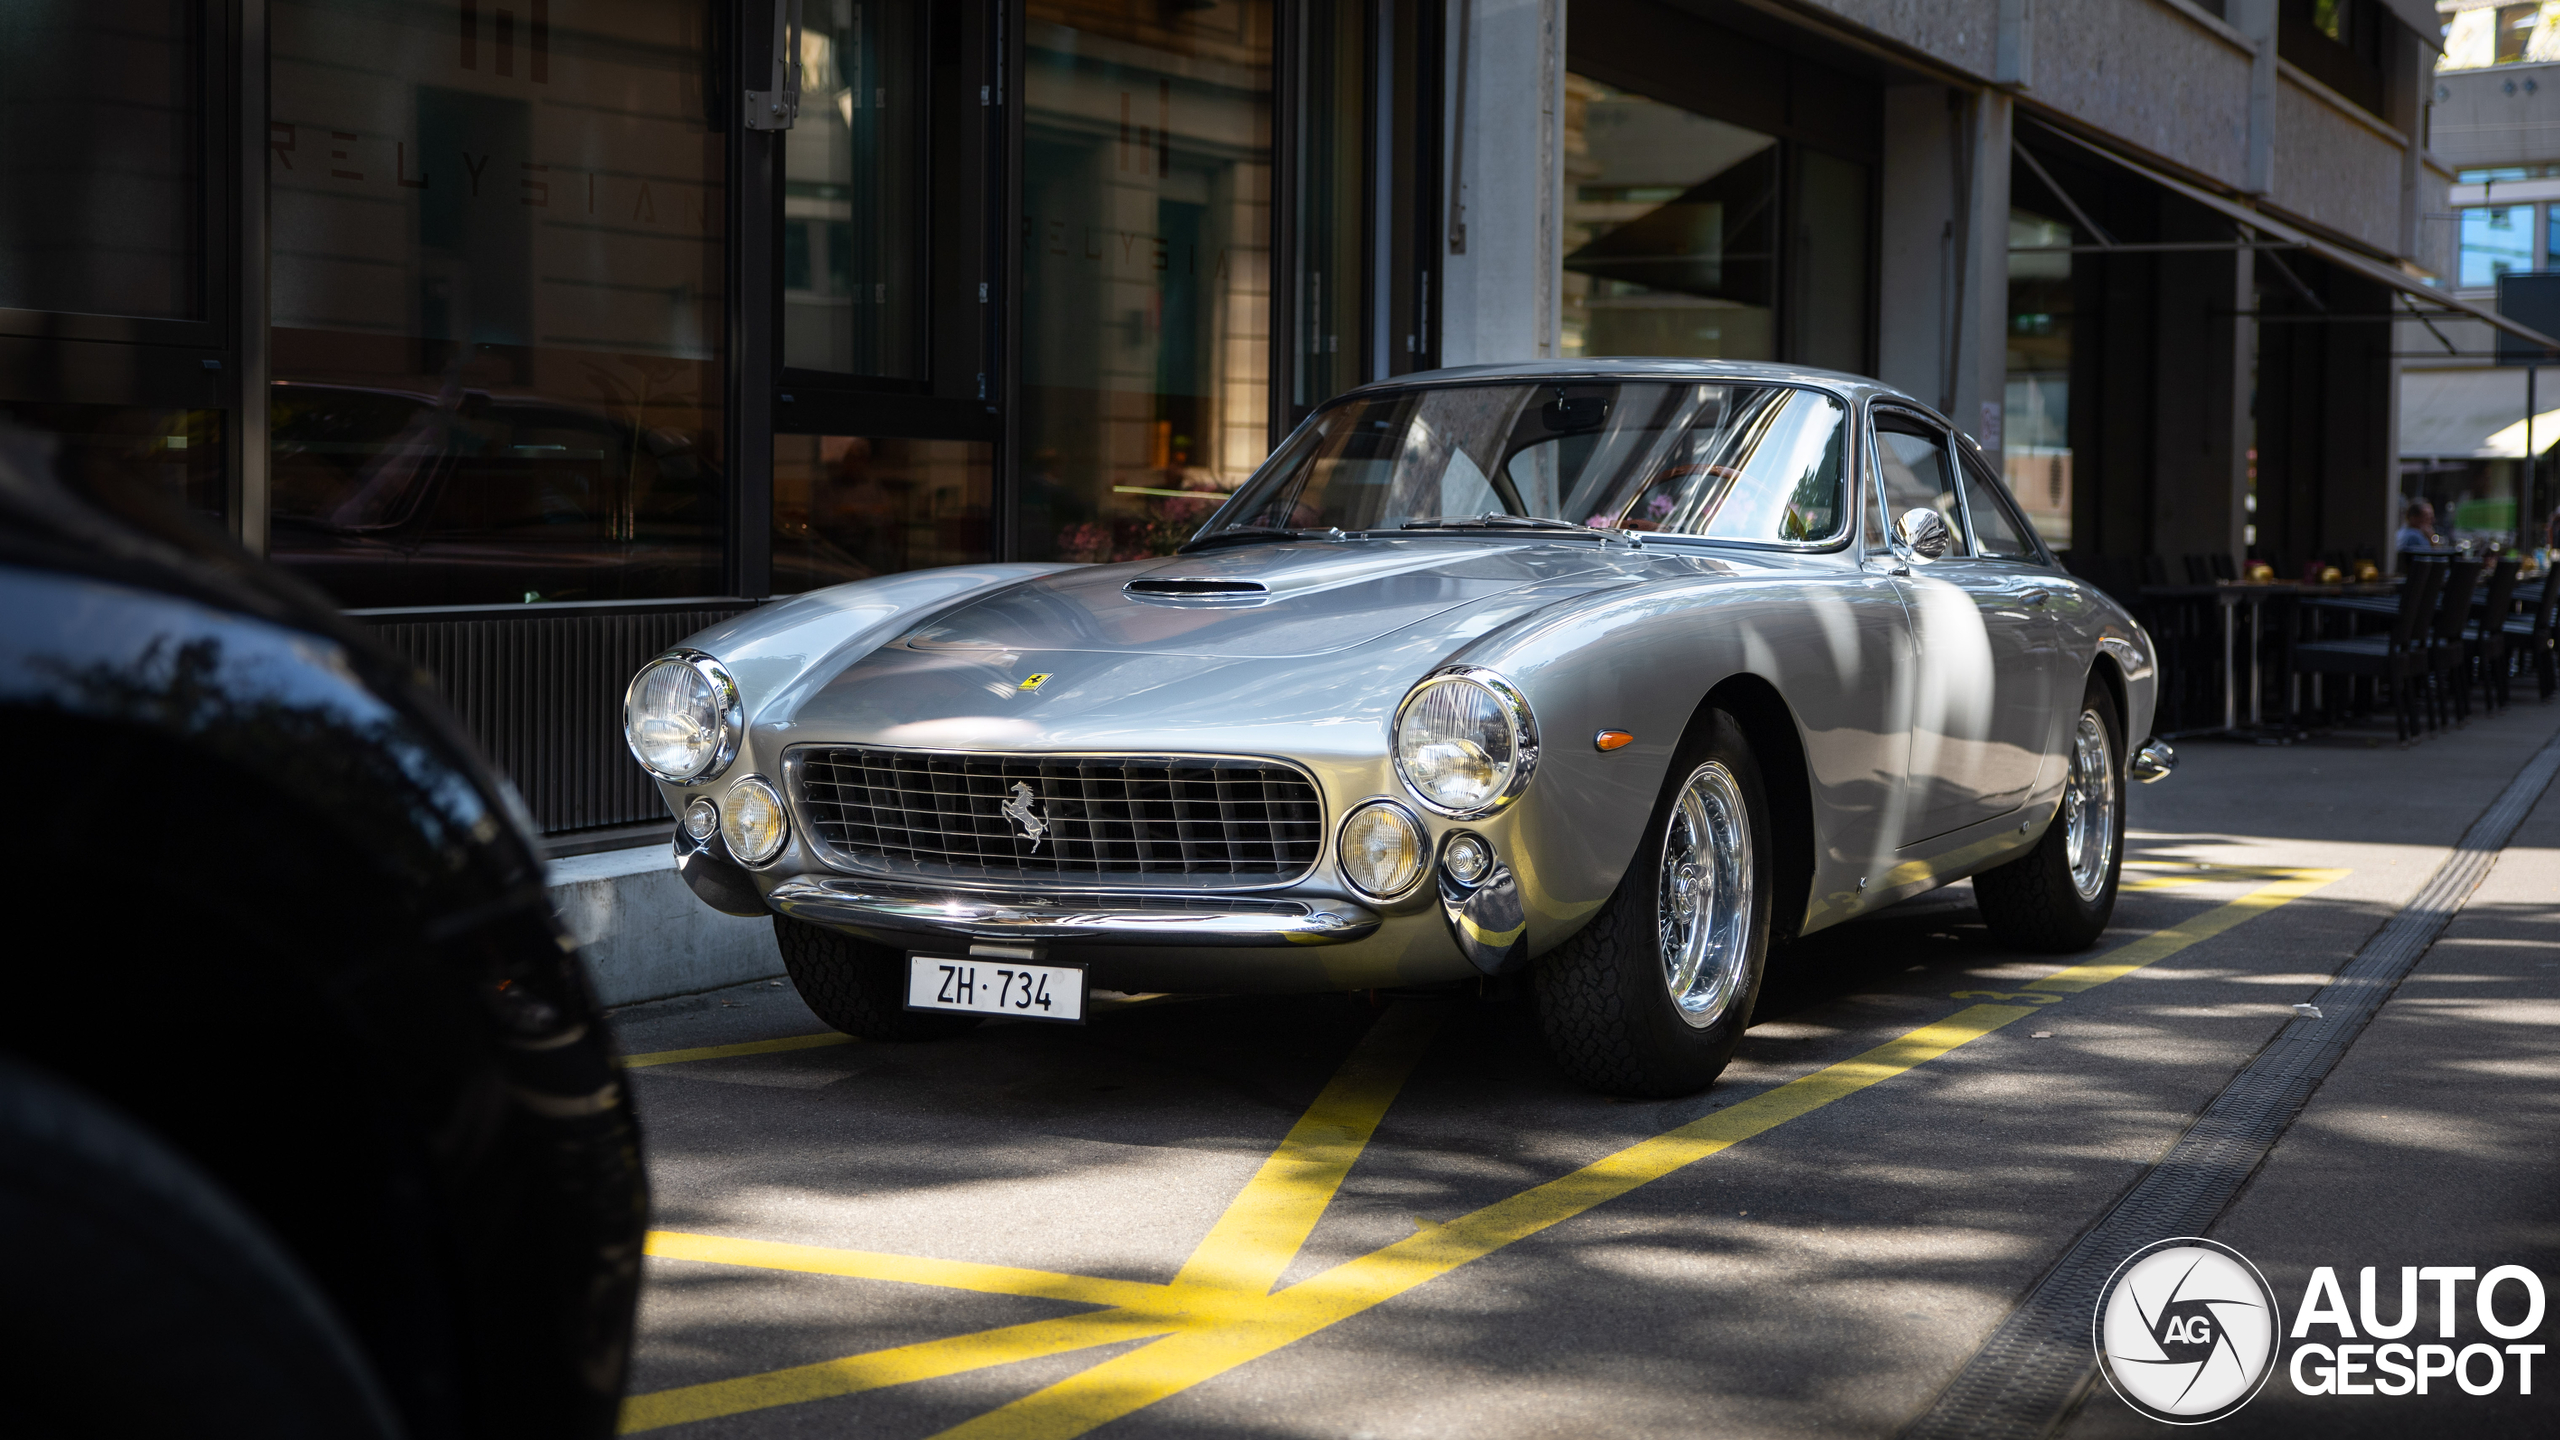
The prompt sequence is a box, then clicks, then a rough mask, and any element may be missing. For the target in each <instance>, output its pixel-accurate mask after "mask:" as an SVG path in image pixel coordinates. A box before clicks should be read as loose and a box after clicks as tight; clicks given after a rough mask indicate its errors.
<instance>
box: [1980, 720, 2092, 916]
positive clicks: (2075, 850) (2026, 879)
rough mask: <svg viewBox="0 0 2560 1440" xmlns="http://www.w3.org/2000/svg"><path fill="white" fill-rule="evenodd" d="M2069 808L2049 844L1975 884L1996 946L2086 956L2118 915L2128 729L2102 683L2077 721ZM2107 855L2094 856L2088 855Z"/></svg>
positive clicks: (2066, 793) (2066, 790)
mask: <svg viewBox="0 0 2560 1440" xmlns="http://www.w3.org/2000/svg"><path fill="white" fill-rule="evenodd" d="M2064 763H2065V765H2066V767H2067V769H2066V772H2065V776H2064V782H2063V791H2062V803H2061V805H2060V806H2059V807H2057V808H2056V810H2055V811H2054V817H2053V823H2051V824H2050V825H2048V826H2046V827H2045V832H2044V838H2043V839H2041V840H2039V841H2037V842H2036V847H2035V848H2034V849H2033V850H2030V851H2028V852H2027V853H2026V854H2025V855H2023V856H2021V857H2020V858H2018V859H2016V860H2012V861H2010V862H2009V863H2008V864H2006V865H2002V866H1999V867H1997V868H1996V869H1991V870H1985V871H1983V872H1982V873H1981V874H1979V875H1976V876H1974V877H1973V894H1974V899H1975V901H1976V902H1977V903H1978V904H1979V905H1980V906H1981V908H1982V923H1983V924H1985V925H1987V926H1989V927H1990V929H1991V934H1992V938H1994V939H1996V940H1998V941H1999V942H2000V943H2001V944H2003V945H2006V946H2008V947H2010V948H2011V949H2014V950H2035V951H2042V952H2046V953H2049V954H2067V953H2069V952H2071V951H2074V950H2086V949H2088V948H2089V947H2090V946H2092V945H2095V944H2096V943H2098V937H2099V936H2100V935H2103V934H2105V933H2106V929H2107V922H2108V921H2109V920H2110V919H2113V918H2114V916H2115V913H2116V884H2117V880H2118V878H2119V877H2120V875H2121V874H2122V872H2123V868H2124V800H2125V748H2124V723H2123V722H2122V721H2121V720H2119V719H2118V718H2117V716H2116V707H2115V699H2114V697H2113V696H2112V695H2110V694H2108V693H2107V687H2106V686H2105V685H2104V684H2103V683H2102V682H2100V681H2099V680H2098V679H2097V678H2096V677H2095V676H2092V677H2090V680H2089V688H2088V690H2087V692H2086V693H2085V694H2083V695H2082V696H2081V698H2080V710H2079V713H2078V715H2077V716H2076V717H2075V718H2074V720H2073V721H2072V729H2071V738H2070V742H2069V748H2068V749H2067V750H2066V751H2065V755H2064ZM2091 844H2095V845H2097V846H2099V847H2101V848H2100V849H2099V850H2098V852H2097V853H2095V854H2092V853H2091V852H2090V850H2089V849H2088V847H2089V846H2090V845H2091Z"/></svg>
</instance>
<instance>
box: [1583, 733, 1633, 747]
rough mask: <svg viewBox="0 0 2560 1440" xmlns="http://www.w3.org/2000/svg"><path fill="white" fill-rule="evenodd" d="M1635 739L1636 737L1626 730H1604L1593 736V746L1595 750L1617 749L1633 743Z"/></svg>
mask: <svg viewBox="0 0 2560 1440" xmlns="http://www.w3.org/2000/svg"><path fill="white" fill-rule="evenodd" d="M1635 741H1636V737H1634V736H1633V735H1630V734H1628V733H1627V732H1626V731H1624V730H1603V731H1601V732H1600V733H1599V734H1597V735H1594V736H1592V737H1591V748H1592V749H1594V750H1616V749H1620V748H1622V747H1624V746H1628V745H1632V744H1634V743H1635Z"/></svg>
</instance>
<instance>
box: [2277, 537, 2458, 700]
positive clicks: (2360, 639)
mask: <svg viewBox="0 0 2560 1440" xmlns="http://www.w3.org/2000/svg"><path fill="white" fill-rule="evenodd" d="M2444 570H2445V567H2444V566H2443V565H2442V564H2441V563H2438V562H2434V561H2421V562H2419V563H2417V564H2414V565H2411V566H2410V567H2409V578H2408V579H2406V580H2404V581H2402V582H2401V585H2400V608H2399V609H2397V610H2395V611H2393V612H2392V615H2391V629H2390V631H2389V633H2387V634H2382V635H2356V636H2352V637H2349V638H2347V639H2344V640H2305V641H2303V642H2302V643H2301V644H2298V645H2296V646H2294V647H2293V668H2294V670H2295V671H2297V672H2303V673H2309V674H2315V675H2343V676H2345V677H2347V678H2348V679H2351V680H2353V679H2366V680H2372V681H2374V682H2376V683H2377V684H2382V685H2388V686H2390V687H2391V709H2392V719H2393V720H2394V722H2396V724H2397V725H2398V727H2399V732H2400V742H2401V743H2402V744H2404V745H2405V744H2407V743H2408V742H2410V741H2411V740H2414V739H2416V738H2417V733H2418V713H2419V703H2418V692H2419V691H2420V690H2421V689H2423V688H2424V686H2425V681H2426V675H2427V668H2426V651H2425V648H2424V641H2423V639H2422V638H2421V635H2420V629H2419V626H2420V623H2421V621H2422V620H2423V619H2424V618H2425V617H2427V616H2429V615H2431V614H2432V613H2433V612H2434V606H2435V599H2436V589H2437V587H2438V586H2441V585H2442V584H2443V583H2444Z"/></svg>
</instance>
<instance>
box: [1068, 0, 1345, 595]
mask: <svg viewBox="0 0 2560 1440" xmlns="http://www.w3.org/2000/svg"><path fill="white" fill-rule="evenodd" d="M1025 18H1026V25H1025V29H1024V32H1023V85H1022V91H1023V103H1024V118H1023V126H1022V171H1021V174H1022V191H1021V222H1020V223H1021V246H1022V276H1021V286H1022V292H1021V308H1020V315H1021V336H1022V339H1021V347H1020V356H1021V366H1022V371H1021V380H1020V389H1019V392H1018V393H1019V395H1020V408H1019V416H1020V418H1019V422H1018V432H1017V433H1018V434H1019V436H1020V446H1021V450H1020V454H1021V461H1020V475H1021V481H1020V487H1019V491H1018V494H1019V497H1020V499H1019V508H1018V514H1019V521H1020V525H1021V554H1022V555H1023V556H1024V558H1026V559H1060V560H1112V559H1121V558H1127V557H1134V556H1140V555H1150V554H1161V553H1164V552H1166V551H1169V550H1171V549H1172V548H1173V547H1174V546H1175V545H1178V544H1180V543H1181V542H1182V541H1184V540H1186V539H1188V538H1189V537H1190V535H1191V532H1192V531H1193V530H1194V529H1196V528H1197V527H1198V525H1199V523H1200V521H1201V520H1202V519H1204V518H1205V517H1206V516H1207V515H1208V513H1209V511H1210V510H1212V509H1214V508H1215V506H1216V504H1217V502H1218V501H1220V500H1222V499H1224V498H1225V496H1226V494H1227V492H1229V491H1232V490H1233V489H1234V488H1235V487H1236V486H1237V485H1239V484H1241V483H1243V480H1244V478H1245V477H1246V476H1247V475H1249V474H1251V473H1252V471H1253V467H1254V466H1255V465H1256V464H1258V463H1259V462H1260V461H1261V459H1262V457H1263V455H1264V453H1265V452H1266V451H1267V450H1268V448H1269V445H1270V427H1271V406H1272V396H1271V392H1270V385H1271V374H1270V365H1271V353H1270V352H1271V326H1272V325H1273V323H1274V321H1275V319H1276V318H1277V317H1274V316H1273V315H1272V314H1271V278H1270V258H1271V257H1270V240H1269V236H1270V233H1271V87H1272V9H1271V7H1270V6H1269V5H1267V4H1263V3H1259V0H1193V3H1186V4H1181V5H1167V4H1161V3H1158V0H1075V3H1069V0H1030V3H1029V4H1028V5H1027V6H1026V17H1025ZM1350 343H1351V342H1350V340H1349V339H1348V337H1346V339H1345V346H1346V348H1347V347H1348V345H1349V344H1350ZM1194 496H1198V497H1201V498H1198V499H1194V498H1192V497H1194Z"/></svg>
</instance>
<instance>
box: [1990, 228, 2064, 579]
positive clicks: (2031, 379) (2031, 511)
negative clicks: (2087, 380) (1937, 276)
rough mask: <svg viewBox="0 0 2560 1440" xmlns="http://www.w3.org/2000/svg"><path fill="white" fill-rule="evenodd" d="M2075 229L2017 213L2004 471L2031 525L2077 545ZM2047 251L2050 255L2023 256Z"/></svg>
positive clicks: (2058, 545) (2055, 541) (2059, 544)
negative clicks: (2073, 504)
mask: <svg viewBox="0 0 2560 1440" xmlns="http://www.w3.org/2000/svg"><path fill="white" fill-rule="evenodd" d="M2070 243H2071V227H2070V226H2068V225H2065V224H2062V223H2060V222H2058V221H2053V220H2047V219H2045V218H2044V217H2043V216H2041V215H2032V214H2029V213H2028V212H2026V211H2024V210H2012V211H2010V212H2009V342H2008V352H2009V365H2008V385H2007V394H2006V396H2005V397H2004V400H2003V403H2002V407H2001V419H2002V424H2001V427H2000V469H2001V478H2002V479H2004V480H2006V481H2007V482H2008V484H2009V493H2010V494H2011V495H2012V496H2014V497H2016V499H2017V501H2018V508H2019V509H2021V510H2024V511H2025V512H2026V514H2027V523H2029V524H2031V525H2033V526H2035V527H2036V533H2037V534H2039V535H2041V536H2043V537H2044V541H2045V543H2046V544H2047V545H2050V546H2052V547H2053V548H2054V549H2056V550H2067V549H2069V548H2071V309H2072V307H2071V256H2070V254H2069V252H2067V251H2064V250H2062V249H2060V247H2062V246H2066V245H2069V244H2070ZM2020 250H2045V251H2048V252H2050V253H2046V254H2024V255H2022V254H2020V253H2018V252H2019V251H2020Z"/></svg>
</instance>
